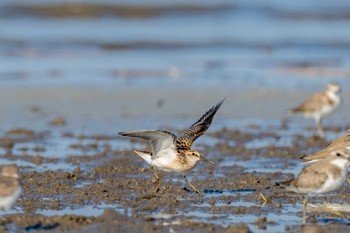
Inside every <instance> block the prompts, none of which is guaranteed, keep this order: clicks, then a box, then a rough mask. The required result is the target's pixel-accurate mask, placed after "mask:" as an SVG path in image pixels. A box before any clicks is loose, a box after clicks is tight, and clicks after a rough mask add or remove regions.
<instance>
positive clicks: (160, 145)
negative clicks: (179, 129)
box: [119, 130, 176, 155]
mask: <svg viewBox="0 0 350 233" xmlns="http://www.w3.org/2000/svg"><path fill="white" fill-rule="evenodd" d="M119 134H120V135H123V136H128V137H137V138H142V139H144V140H147V141H149V142H150V144H151V146H152V154H153V155H156V154H157V153H158V152H159V151H161V150H163V149H166V148H168V147H173V148H175V145H174V140H175V139H176V136H175V135H174V134H172V133H170V132H168V131H162V130H134V131H125V132H120V133H119Z"/></svg>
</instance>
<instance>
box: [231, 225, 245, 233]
mask: <svg viewBox="0 0 350 233" xmlns="http://www.w3.org/2000/svg"><path fill="white" fill-rule="evenodd" d="M249 232H250V230H249V228H248V227H247V226H246V225H238V226H229V227H227V228H226V230H225V233H249Z"/></svg>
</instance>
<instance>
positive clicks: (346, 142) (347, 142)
mask: <svg viewBox="0 0 350 233" xmlns="http://www.w3.org/2000/svg"><path fill="white" fill-rule="evenodd" d="M335 148H347V149H350V131H348V132H347V133H346V134H344V135H342V136H340V137H338V138H337V139H335V140H334V141H333V142H331V143H330V144H329V145H328V146H327V147H326V148H324V149H322V150H320V151H318V152H316V153H314V154H309V155H303V156H302V157H301V158H300V159H302V160H304V161H307V162H315V161H317V160H319V159H322V158H324V157H326V156H328V155H329V151H331V150H333V149H335Z"/></svg>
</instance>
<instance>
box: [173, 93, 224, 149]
mask: <svg viewBox="0 0 350 233" xmlns="http://www.w3.org/2000/svg"><path fill="white" fill-rule="evenodd" d="M224 100H225V99H223V100H221V101H220V102H219V103H217V104H216V105H215V106H213V107H212V108H211V109H210V110H209V111H207V112H206V113H205V114H204V115H203V116H202V117H201V118H200V119H199V120H198V121H197V122H196V123H194V124H193V125H192V126H191V127H190V128H189V129H188V130H186V131H185V132H184V133H183V134H182V135H180V136H179V137H178V138H177V139H176V148H181V149H190V148H191V145H192V143H193V142H194V141H195V140H196V139H197V138H198V137H199V136H201V135H202V134H204V132H205V131H206V130H207V129H208V128H209V126H210V124H211V122H212V120H213V118H214V116H215V113H216V112H217V111H218V109H219V108H220V106H221V104H222V103H223V102H224Z"/></svg>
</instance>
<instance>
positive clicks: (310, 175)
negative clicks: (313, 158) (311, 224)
mask: <svg viewBox="0 0 350 233" xmlns="http://www.w3.org/2000/svg"><path fill="white" fill-rule="evenodd" d="M349 165H350V153H349V150H348V149H346V148H337V149H333V150H330V151H329V154H328V155H327V156H326V157H325V158H324V159H321V160H319V161H317V162H314V163H312V164H311V165H309V166H306V167H304V168H303V169H302V171H301V172H300V173H299V175H298V176H297V177H296V178H294V179H292V180H289V181H285V182H281V183H278V185H283V186H285V189H286V190H287V191H289V192H295V193H299V194H307V195H306V197H305V199H304V202H303V224H305V223H306V205H307V199H308V197H309V196H310V195H312V194H321V193H327V192H331V191H334V190H336V189H338V188H339V187H340V186H341V185H342V184H343V183H344V182H345V180H346V177H347V167H348V166H349Z"/></svg>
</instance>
